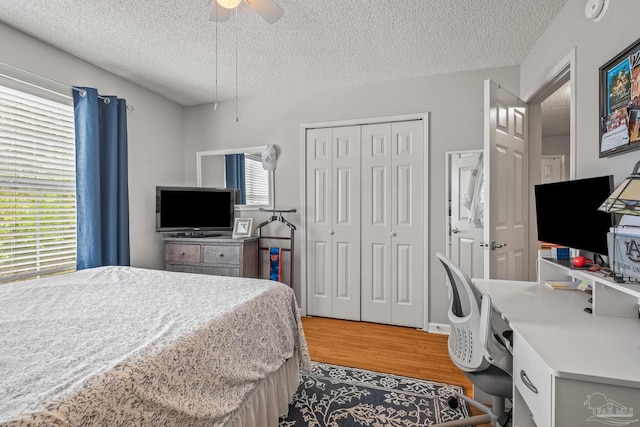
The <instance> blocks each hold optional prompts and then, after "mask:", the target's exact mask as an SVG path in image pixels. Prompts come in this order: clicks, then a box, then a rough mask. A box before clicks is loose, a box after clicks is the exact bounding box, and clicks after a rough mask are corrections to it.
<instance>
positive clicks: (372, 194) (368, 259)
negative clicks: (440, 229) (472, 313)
mask: <svg viewBox="0 0 640 427" xmlns="http://www.w3.org/2000/svg"><path fill="white" fill-rule="evenodd" d="M423 132H424V127H423V122H422V120H411V121H403V122H393V123H378V124H371V125H361V126H345V127H334V128H320V129H308V130H307V134H306V144H307V146H306V165H305V166H306V194H305V196H306V197H305V199H306V248H305V249H306V260H307V274H306V278H307V281H306V283H307V292H306V295H307V313H308V314H309V315H315V316H324V317H334V318H340V319H349V320H363V321H369V322H377V323H386V324H392V325H402V326H413V327H421V326H422V317H423V286H424V263H425V259H424V227H425V225H424V212H423V205H424V203H423V197H424V195H423V182H424V176H423V173H425V172H424V168H423V158H424V154H425V153H424V150H425V149H426V148H425V147H424V145H425V143H424V140H423V139H424V138H423Z"/></svg>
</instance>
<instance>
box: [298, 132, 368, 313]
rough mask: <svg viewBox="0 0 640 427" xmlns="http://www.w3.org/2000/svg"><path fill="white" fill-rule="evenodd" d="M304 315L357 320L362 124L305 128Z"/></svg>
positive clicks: (358, 306) (358, 303)
mask: <svg viewBox="0 0 640 427" xmlns="http://www.w3.org/2000/svg"><path fill="white" fill-rule="evenodd" d="M306 174H307V176H306V178H307V188H306V203H307V206H306V212H307V248H306V249H307V269H308V271H307V290H308V293H307V296H308V301H307V302H308V313H309V314H311V315H316V316H328V317H334V318H339V319H349V320H360V196H359V194H360V126H349V127H339V128H333V129H313V130H309V131H308V132H307V165H306Z"/></svg>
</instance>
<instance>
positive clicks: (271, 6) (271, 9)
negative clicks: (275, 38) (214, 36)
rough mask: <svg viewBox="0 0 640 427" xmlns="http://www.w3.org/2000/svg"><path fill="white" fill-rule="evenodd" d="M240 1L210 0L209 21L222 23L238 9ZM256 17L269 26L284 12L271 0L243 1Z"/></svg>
mask: <svg viewBox="0 0 640 427" xmlns="http://www.w3.org/2000/svg"><path fill="white" fill-rule="evenodd" d="M241 2H242V0H212V1H211V13H210V14H209V20H210V21H216V22H222V21H227V20H229V18H230V17H231V11H232V10H233V9H235V8H237V7H238V5H239V4H240V3H241ZM244 2H245V3H246V4H248V5H249V7H250V8H251V9H253V10H254V11H255V12H256V13H257V14H258V15H260V16H262V17H263V18H264V20H265V21H267V22H268V23H269V24H273V23H274V22H276V21H277V20H278V19H280V17H281V16H282V15H283V14H284V10H282V8H281V7H280V6H278V5H277V4H276V3H275V2H274V1H273V0H244Z"/></svg>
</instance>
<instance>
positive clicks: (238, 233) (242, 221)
mask: <svg viewBox="0 0 640 427" xmlns="http://www.w3.org/2000/svg"><path fill="white" fill-rule="evenodd" d="M252 229H253V218H236V219H235V222H234V223H233V233H232V236H231V237H233V238H234V239H242V238H245V237H251V232H252Z"/></svg>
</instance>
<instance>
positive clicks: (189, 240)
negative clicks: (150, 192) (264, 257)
mask: <svg viewBox="0 0 640 427" xmlns="http://www.w3.org/2000/svg"><path fill="white" fill-rule="evenodd" d="M163 240H164V253H165V269H166V270H169V271H181V272H183V273H200V274H214V275H218V276H234V277H256V278H257V277H258V238H257V237H248V238H245V239H232V238H231V236H225V237H203V236H199V237H191V236H184V237H165V238H163Z"/></svg>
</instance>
